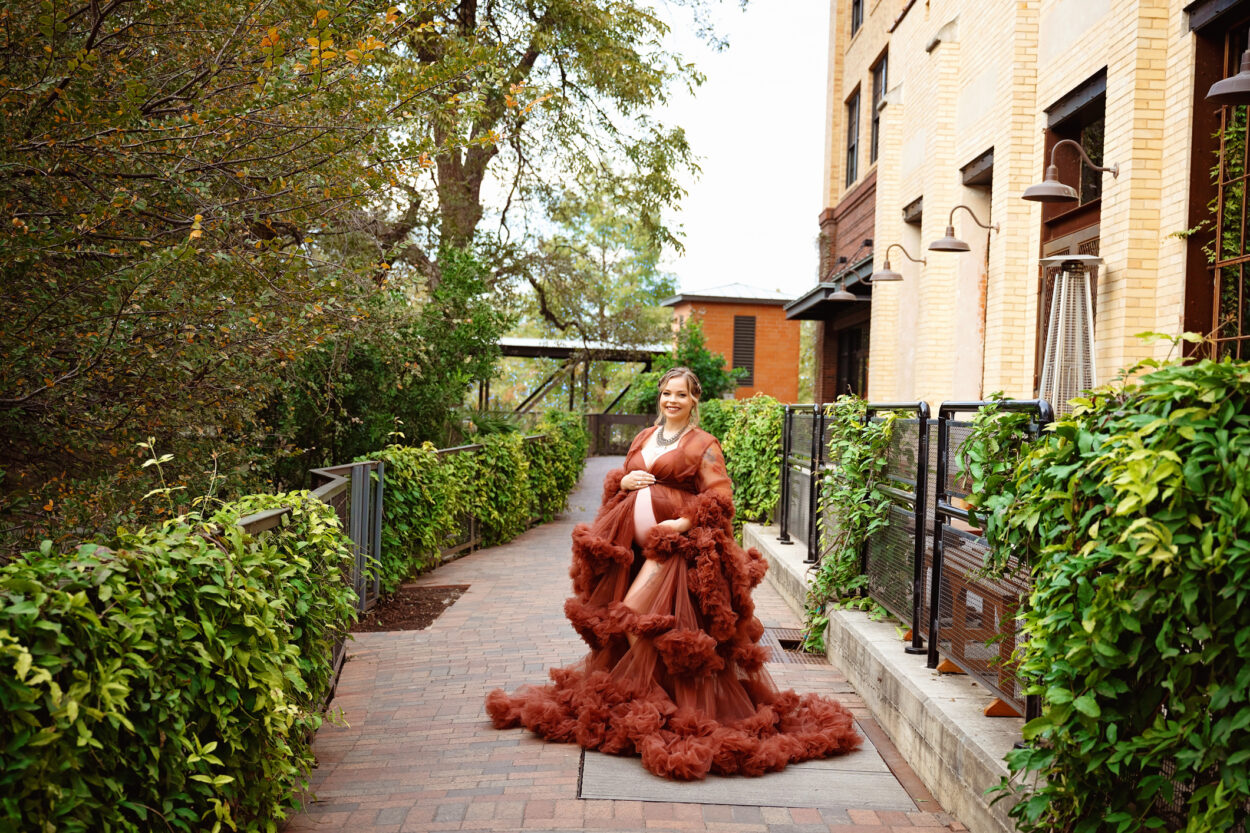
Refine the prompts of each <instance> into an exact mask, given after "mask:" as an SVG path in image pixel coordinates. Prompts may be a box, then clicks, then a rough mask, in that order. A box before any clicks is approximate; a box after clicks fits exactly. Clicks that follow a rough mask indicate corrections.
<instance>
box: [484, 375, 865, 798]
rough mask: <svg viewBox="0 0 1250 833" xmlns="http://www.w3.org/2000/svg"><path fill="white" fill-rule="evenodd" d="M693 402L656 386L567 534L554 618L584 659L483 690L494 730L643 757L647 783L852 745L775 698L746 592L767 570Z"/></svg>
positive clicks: (838, 730) (746, 771) (690, 394)
mask: <svg viewBox="0 0 1250 833" xmlns="http://www.w3.org/2000/svg"><path fill="white" fill-rule="evenodd" d="M701 394H702V389H701V387H700V385H699V379H698V377H697V376H695V374H694V373H693V372H692V371H691V370H689V369H688V368H684V367H678V368H674V369H673V370H670V371H669V372H668V373H666V374H664V377H663V378H662V379H661V380H660V388H659V411H660V415H659V418H658V419H657V420H656V425H655V426H654V427H651V428H647V429H645V430H644V431H642V432H641V433H640V434H639V435H638V436H637V437H635V438H634V441H633V444H632V445H631V446H630V448H629V454H628V455H627V456H626V458H625V467H624V469H617V470H615V471H613V472H611V473H610V474H609V475H608V477H607V480H606V482H605V483H604V492H603V506H602V507H601V508H600V510H599V514H598V515H597V517H596V518H595V521H594V523H593V524H592V525H591V526H586V525H585V524H579V525H578V526H577V528H576V529H575V530H574V531H573V566H572V569H571V570H570V573H571V575H572V577H573V590H574V593H575V595H574V597H573V598H571V599H569V600H568V601H567V602H566V603H565V606H564V609H565V613H566V614H567V616H568V618H569V621H571V622H572V623H573V627H574V628H576V630H577V632H578V633H579V634H581V636H582V638H583V639H585V640H586V642H587V644H589V645H590V653H589V654H587V655H586V657H585V659H583V660H582V661H581V662H580V663H578V664H577V665H575V666H571V667H569V668H557V669H552V671H551V681H552V682H551V684H550V685H546V686H526V687H523V688H521V689H520V690H519V691H517V692H516V693H515V694H512V695H509V694H506V693H505V692H503V691H500V690H495V691H492V692H491V693H490V694H489V695H488V696H487V698H486V710H487V712H489V714H490V716H491V719H492V720H493V722H494V724H495V726H496V727H497V728H500V729H505V728H508V727H512V726H516V725H517V724H521V725H524V726H525V727H526V728H528V729H530V730H531V731H533V732H536V733H537V734H539V735H542V736H543V737H545V738H547V739H548V740H551V741H559V742H576V743H578V744H580V745H581V746H583V747H584V748H586V749H598V750H600V751H602V752H608V753H611V754H616V755H631V754H639V755H641V756H642V765H643V766H644V767H646V768H647V769H648V770H650V771H651V772H653V773H655V774H657V775H661V776H665V777H669V778H678V779H687V780H688V779H699V778H703V777H704V776H705V775H707V773H708V772H715V773H719V774H723V775H728V774H734V773H740V774H743V775H761V774H763V773H765V772H770V771H775V770H779V769H782V768H783V767H785V766H786V764H788V763H791V762H795V761H803V760H808V759H811V758H823V757H828V756H830V755H834V754H837V753H840V752H846V751H849V750H852V749H855V748H856V747H857V746H859V743H860V738H859V736H858V735H857V734H856V733H855V729H854V728H853V727H852V725H851V715H850V712H848V711H847V710H846V708H845V707H843V706H842V705H841V704H840V703H836V702H834V701H833V700H830V699H827V698H824V697H820V696H818V695H814V694H806V695H803V696H801V697H800V696H799V695H797V694H795V693H794V692H793V691H784V692H782V691H778V689H777V687H776V685H775V684H774V683H773V681H772V678H771V677H770V675H769V674H768V672H767V671H766V670H765V668H764V662H765V660H766V659H767V658H768V654H767V649H765V648H763V647H761V646H760V645H758V644H757V643H758V642H759V639H760V636H762V635H763V632H764V626H763V625H762V624H761V623H760V620H759V619H757V618H756V617H755V604H754V602H753V601H752V600H751V590H752V589H753V588H754V587H755V586H756V585H758V584H759V583H760V580H761V579H762V578H763V577H764V570H765V568H766V564H765V562H764V560H763V559H762V558H761V557H760V554H759V553H758V552H757V551H755V550H754V549H752V550H749V551H743V549H742V548H741V547H740V546H738V544H737V543H736V542H735V540H734V536H733V526H732V523H731V519H732V517H733V499H732V485H731V483H730V480H729V475H728V473H727V472H726V471H725V460H724V457H723V456H722V454H721V449H720V443H718V442H717V440H716V438H715V437H713V436H712V435H711V434H708V433H707V432H706V431H702V430H700V429H699V428H697V427H696V426H697V424H698V407H699V397H700V395H701Z"/></svg>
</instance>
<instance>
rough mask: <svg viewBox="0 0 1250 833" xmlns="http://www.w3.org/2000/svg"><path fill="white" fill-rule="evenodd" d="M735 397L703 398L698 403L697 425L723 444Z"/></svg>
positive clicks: (727, 432)
mask: <svg viewBox="0 0 1250 833" xmlns="http://www.w3.org/2000/svg"><path fill="white" fill-rule="evenodd" d="M737 401H738V400H736V399H705V400H704V401H702V402H700V403H699V427H700V428H702V429H703V430H704V431H706V432H708V433H709V434H711V435H712V436H713V437H715V438H716V439H718V440H720V443H721V445H722V446H724V445H725V437H726V436H727V435H728V434H729V424H730V423H731V422H732V421H733V415H734V404H735V403H736V402H737Z"/></svg>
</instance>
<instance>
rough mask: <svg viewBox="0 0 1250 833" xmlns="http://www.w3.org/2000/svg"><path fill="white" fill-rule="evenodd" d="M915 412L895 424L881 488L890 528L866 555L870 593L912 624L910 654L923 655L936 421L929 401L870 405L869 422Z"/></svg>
mask: <svg viewBox="0 0 1250 833" xmlns="http://www.w3.org/2000/svg"><path fill="white" fill-rule="evenodd" d="M889 412H893V413H898V414H910V416H908V417H902V416H899V417H897V418H895V420H894V426H893V432H892V434H891V436H890V444H889V448H888V451H887V456H886V485H884V486H881V487H879V488H880V490H881V491H882V492H884V493H885V495H886V497H887V498H888V499H889V510H888V515H887V517H886V525H885V527H884V528H882V529H879V530H877V531H876V532H874V533H873V534H872V535H870V536H869V537H868V540H867V541H866V542H865V543H864V548H863V552H862V561H861V565H862V572H863V574H864V575H865V576H867V577H868V594H869V595H870V596H872V597H873V598H874V599H876V600H877V601H878V602H879V603H880V604H881V606H882V607H884V608H885V609H886V610H888V611H890V613H892V614H894V616H896V617H898V620H899V621H900V622H910V631H911V644H910V645H908V647H907V651H908V652H909V653H923V652H924V650H925V649H924V641H923V637H922V635H921V634H922V632H924V631H925V630H926V629H925V627H924V623H925V621H926V617H925V612H926V611H925V594H924V579H925V575H926V568H927V567H928V564H927V563H926V558H925V535H924V530H925V529H927V528H928V526H927V522H926V521H927V520H931V519H932V517H933V508H932V504H931V502H930V500H929V498H928V496H929V495H930V494H932V483H931V476H930V475H931V472H932V468H931V466H930V462H931V461H930V456H931V452H930V443H929V435H930V425H931V423H930V419H929V403H927V402H879V403H869V404H868V408H867V418H868V419H880V418H881V417H880V416H879V415H880V414H884V413H889Z"/></svg>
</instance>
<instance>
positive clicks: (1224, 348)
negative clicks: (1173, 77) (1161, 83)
mask: <svg viewBox="0 0 1250 833" xmlns="http://www.w3.org/2000/svg"><path fill="white" fill-rule="evenodd" d="M1245 38H1246V30H1245V27H1244V26H1243V27H1241V28H1239V29H1236V30H1234V29H1232V28H1231V27H1230V28H1229V30H1228V34H1227V35H1226V46H1225V55H1226V56H1228V57H1227V63H1226V64H1225V67H1224V77H1225V78H1227V77H1229V76H1232V75H1235V74H1236V73H1237V71H1238V68H1239V67H1238V62H1237V58H1238V57H1239V56H1240V55H1241V52H1236V53H1234V52H1232V51H1230V50H1233V49H1240V50H1243V51H1244V50H1245V48H1246V40H1245ZM1246 110H1247V108H1246V107H1244V106H1236V107H1223V108H1221V113H1220V119H1221V122H1222V124H1221V125H1220V131H1219V137H1220V138H1219V143H1220V144H1219V154H1220V156H1219V166H1218V167H1217V168H1216V171H1215V172H1216V174H1217V179H1216V183H1215V186H1216V189H1217V191H1216V193H1217V196H1216V200H1215V239H1214V240H1213V241H1212V244H1211V248H1212V249H1214V250H1215V299H1214V310H1213V312H1214V319H1215V320H1214V321H1213V322H1212V324H1213V326H1212V330H1213V332H1212V337H1211V343H1212V351H1213V353H1214V356H1213V358H1215V359H1222V358H1224V357H1225V356H1231V357H1232V358H1233V359H1250V233H1248V232H1247V229H1248V228H1250V213H1247V211H1246V186H1247V185H1250V165H1248V164H1247V163H1248V162H1250V143H1247V141H1246V136H1247V131H1246V121H1247V117H1246Z"/></svg>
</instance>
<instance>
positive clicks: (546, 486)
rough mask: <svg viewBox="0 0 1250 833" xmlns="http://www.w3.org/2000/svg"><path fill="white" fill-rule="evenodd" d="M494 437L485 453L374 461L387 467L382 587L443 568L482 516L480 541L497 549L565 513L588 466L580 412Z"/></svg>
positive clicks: (381, 456)
mask: <svg viewBox="0 0 1250 833" xmlns="http://www.w3.org/2000/svg"><path fill="white" fill-rule="evenodd" d="M538 430H539V431H540V432H541V433H542V435H543V439H541V440H536V441H530V442H526V441H525V440H524V438H523V437H522V436H521V435H520V434H519V433H507V434H488V435H486V436H483V437H482V438H481V439H480V441H479V442H480V445H481V446H482V447H481V448H480V449H477V450H474V451H468V452H459V453H456V454H447V455H441V456H440V455H439V453H438V450H437V449H436V448H434V446H432V445H430V444H429V443H426V444H425V445H423V446H421V447H419V448H417V447H411V446H401V445H392V446H387V447H386V448H385V449H383V450H382V451H380V452H379V453H378V454H376V455H374V456H373V459H378V460H382V461H383V462H384V463H386V474H385V476H386V488H385V494H384V498H383V501H382V512H383V517H382V557H381V559H380V565H381V570H382V577H381V578H382V589H383V591H384V592H387V593H390V592H393V591H394V590H395V589H396V588H397V587H399V585H400V583H401V582H403V581H404V580H405V579H406V578H408V577H409V576H411V575H413V574H414V573H419V572H421V571H423V570H427V569H430V568H432V567H435V566H437V565H438V564H439V563H440V562H441V560H442V556H441V551H442V549H444V548H445V547H446V546H448V544H449V543H450V542H451V541H454V540H455V538H456V536H457V535H458V534H459V532H460V518H462V517H463V516H464V515H466V514H469V513H472V514H474V515H476V517H477V518H478V522H479V524H480V531H481V535H482V542H483V544H484V545H486V546H494V545H496V544H501V543H504V542H506V541H510V540H512V539H513V538H515V537H516V536H517V535H520V534H521V533H522V532H524V531H525V530H526V529H528V528H529V526H530V523H531V522H532V521H533V519H535V518H538V519H539V520H542V521H547V520H550V519H551V518H553V517H554V516H555V515H556V513H558V512H559V511H561V510H562V509H563V508H564V506H565V502H566V501H567V499H568V494H569V492H570V491H572V489H573V487H574V486H575V485H577V481H578V478H580V477H581V473H582V468H583V466H584V465H585V461H586V450H587V447H588V446H589V436H588V435H587V433H586V427H585V423H584V419H583V417H582V416H581V415H579V414H567V413H563V412H554V411H553V412H551V413H549V414H547V415H546V416H544V417H543V420H542V422H541V423H540V424H539V429H538Z"/></svg>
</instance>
